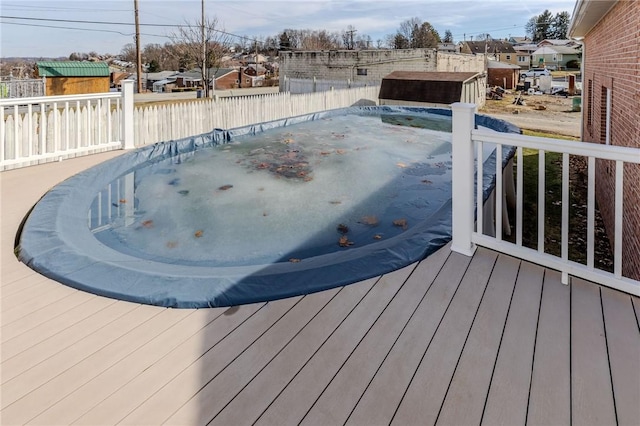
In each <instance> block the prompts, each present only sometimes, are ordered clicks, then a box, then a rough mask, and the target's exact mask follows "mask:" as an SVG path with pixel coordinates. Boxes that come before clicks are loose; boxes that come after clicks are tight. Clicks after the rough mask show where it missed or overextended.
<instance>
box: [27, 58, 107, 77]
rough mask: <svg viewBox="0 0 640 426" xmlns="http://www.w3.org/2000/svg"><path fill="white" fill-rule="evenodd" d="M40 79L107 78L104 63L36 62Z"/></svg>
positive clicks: (105, 64)
mask: <svg viewBox="0 0 640 426" xmlns="http://www.w3.org/2000/svg"><path fill="white" fill-rule="evenodd" d="M36 65H37V67H38V74H39V75H40V77H109V66H108V65H107V63H106V62H80V61H60V62H56V61H43V62H36Z"/></svg>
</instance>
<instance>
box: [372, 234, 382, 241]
mask: <svg viewBox="0 0 640 426" xmlns="http://www.w3.org/2000/svg"><path fill="white" fill-rule="evenodd" d="M373 239H374V240H381V239H382V235H380V234H376V235H374V236H373Z"/></svg>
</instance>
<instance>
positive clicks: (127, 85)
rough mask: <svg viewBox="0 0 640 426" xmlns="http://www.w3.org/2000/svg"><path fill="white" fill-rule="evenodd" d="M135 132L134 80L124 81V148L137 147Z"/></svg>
mask: <svg viewBox="0 0 640 426" xmlns="http://www.w3.org/2000/svg"><path fill="white" fill-rule="evenodd" d="M135 147H136V146H135V141H134V132H133V80H123V81H122V149H133V148H135Z"/></svg>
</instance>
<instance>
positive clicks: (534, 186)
mask: <svg viewBox="0 0 640 426" xmlns="http://www.w3.org/2000/svg"><path fill="white" fill-rule="evenodd" d="M523 133H524V134H525V135H529V136H539V137H554V138H556V139H567V140H576V139H575V138H572V137H567V136H562V135H555V134H548V133H541V132H532V131H527V130H524V131H523ZM538 156H539V155H538V151H537V150H532V149H524V150H523V165H522V166H523V188H524V191H523V201H524V202H523V204H524V206H523V223H522V233H523V238H522V239H523V245H524V246H526V247H529V248H532V249H537V241H538V219H537V217H538ZM516 167H518V165H517V164H516ZM569 176H570V178H569V203H570V205H569V259H570V260H573V261H576V262H579V263H583V264H586V260H587V168H586V158H583V157H578V156H570V160H569ZM514 216H515V215H514ZM544 226H545V232H544V234H545V235H544V242H545V243H544V245H545V247H544V251H545V252H546V253H549V254H553V255H556V256H560V253H561V235H562V154H560V153H554V152H545V225H544ZM595 228H596V230H595V232H596V235H595V266H596V267H597V268H599V269H603V270H606V271H610V272H611V271H612V270H613V269H612V268H613V260H612V259H613V256H612V255H611V248H610V246H609V240H608V238H607V236H606V232H605V230H604V225H603V223H602V219H601V217H600V214H599V212H598V209H597V206H596V226H595ZM511 238H512V240H513V241H515V229H514V230H513V232H512V237H511Z"/></svg>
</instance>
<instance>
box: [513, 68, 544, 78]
mask: <svg viewBox="0 0 640 426" xmlns="http://www.w3.org/2000/svg"><path fill="white" fill-rule="evenodd" d="M520 75H521V76H522V77H540V76H543V75H551V71H549V70H548V69H547V68H531V69H530V70H529V71H525V72H523V73H522V74H520Z"/></svg>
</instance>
